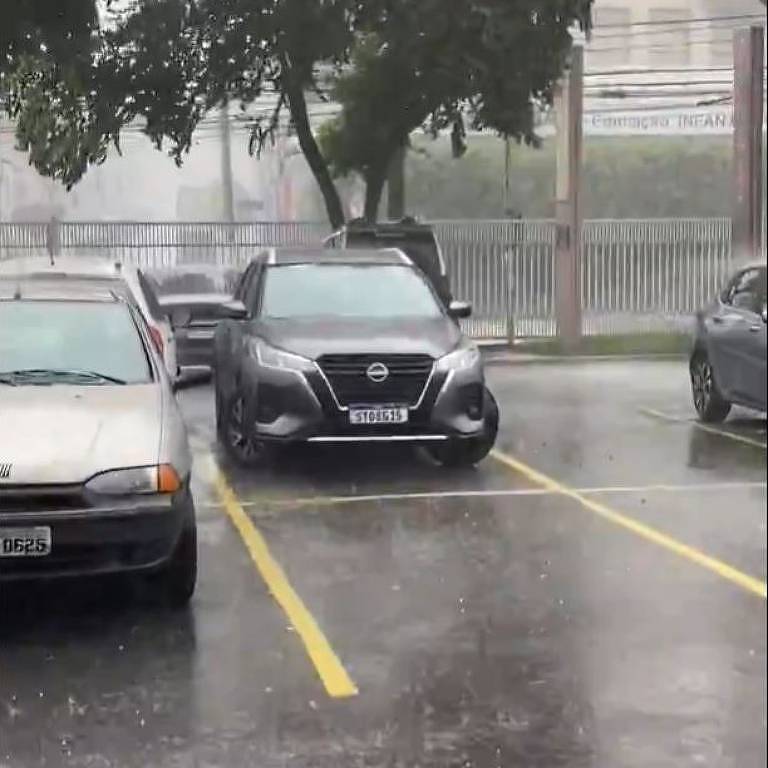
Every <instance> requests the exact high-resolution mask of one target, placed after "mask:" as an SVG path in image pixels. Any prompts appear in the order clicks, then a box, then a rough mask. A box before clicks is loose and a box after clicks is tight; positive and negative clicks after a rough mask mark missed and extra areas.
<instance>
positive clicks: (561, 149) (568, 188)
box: [555, 46, 584, 351]
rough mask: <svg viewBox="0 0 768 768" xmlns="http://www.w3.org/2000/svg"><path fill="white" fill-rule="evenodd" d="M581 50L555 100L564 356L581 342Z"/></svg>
mask: <svg viewBox="0 0 768 768" xmlns="http://www.w3.org/2000/svg"><path fill="white" fill-rule="evenodd" d="M583 103H584V49H583V48H582V47H581V46H574V47H573V49H572V51H571V62H570V69H569V70H568V71H567V72H566V73H565V75H564V76H563V79H562V80H561V82H560V84H559V86H558V89H557V92H556V94H555V111H556V119H557V181H556V193H555V218H556V219H557V245H556V254H555V308H556V317H557V335H558V338H559V339H560V342H561V343H562V345H563V347H564V348H565V349H566V351H572V350H574V349H575V348H576V347H577V346H578V345H579V342H580V341H581V332H582V329H581V222H582V214H581V199H580V198H581V169H582V162H583V148H582V114H583Z"/></svg>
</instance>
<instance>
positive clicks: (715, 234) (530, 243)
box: [0, 219, 732, 339]
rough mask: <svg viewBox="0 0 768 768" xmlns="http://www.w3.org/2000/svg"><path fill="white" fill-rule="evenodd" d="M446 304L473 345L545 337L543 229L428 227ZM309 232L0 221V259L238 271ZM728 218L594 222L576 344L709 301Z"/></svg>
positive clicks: (661, 320) (275, 227)
mask: <svg viewBox="0 0 768 768" xmlns="http://www.w3.org/2000/svg"><path fill="white" fill-rule="evenodd" d="M434 226H435V230H436V233H437V237H438V240H439V241H440V244H441V247H442V250H443V253H444V256H445V259H446V263H447V266H448V271H449V273H450V275H451V279H452V282H453V290H454V294H455V295H456V296H457V297H460V298H462V299H466V300H468V301H471V302H472V304H473V307H474V314H473V317H472V318H471V319H470V320H469V321H468V322H467V325H466V329H467V331H468V332H470V333H471V334H472V335H474V336H475V337H478V338H489V339H508V338H522V337H550V336H554V335H555V333H556V330H557V324H556V318H555V243H556V226H555V223H554V222H553V221H549V220H541V221H531V220H521V221H437V222H434ZM326 234H328V227H327V225H325V224H322V223H313V222H257V223H247V224H221V223H195V224H192V223H119V222H115V223H112V222H98V223H89V222H65V223H61V224H59V225H58V226H57V227H50V226H49V225H46V224H7V223H5V224H4V223H0V259H1V258H8V257H12V256H14V255H28V254H41V255H43V254H46V253H47V252H48V246H47V243H48V241H49V240H53V241H54V243H53V245H54V247H55V249H56V250H57V251H59V252H61V253H63V254H68V253H71V254H74V253H80V254H98V255H103V256H105V257H109V258H113V259H117V260H121V261H125V262H129V263H134V264H140V265H144V266H147V267H168V266H173V265H176V264H183V263H199V262H206V263H214V264H235V265H242V264H244V263H246V262H247V261H248V259H249V258H250V257H251V256H252V254H253V252H254V251H255V250H256V249H257V248H259V247H262V246H266V245H277V246H280V245H283V246H286V245H312V244H318V243H320V242H321V240H322V238H323V237H324V236H325V235H326ZM731 261H732V259H731V224H730V220H728V219H668V220H667V219H665V220H598V221H587V222H585V223H584V228H583V234H582V282H581V292H582V310H583V330H584V333H585V334H612V335H613V334H621V333H629V332H637V331H648V330H657V331H671V330H675V329H676V328H679V327H680V326H681V325H682V324H684V323H686V322H687V321H688V319H689V318H690V315H691V314H692V313H693V312H694V311H695V310H696V309H697V308H698V307H700V306H701V305H703V304H705V303H706V302H707V301H709V300H710V299H711V298H712V297H713V296H714V295H715V293H716V291H717V289H718V288H719V287H720V286H721V285H722V283H723V281H724V279H725V276H726V274H727V273H728V272H729V271H730V269H731V266H732V265H731Z"/></svg>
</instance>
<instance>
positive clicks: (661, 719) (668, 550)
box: [0, 361, 766, 768]
mask: <svg viewBox="0 0 768 768" xmlns="http://www.w3.org/2000/svg"><path fill="white" fill-rule="evenodd" d="M489 382H490V386H491V388H492V390H493V391H494V393H495V395H496V397H497V399H498V401H499V404H500V408H501V428H500V434H499V441H498V444H497V450H496V452H495V453H494V456H493V457H492V458H489V459H487V460H486V461H485V462H484V463H483V464H482V465H480V466H479V467H478V468H477V469H475V470H462V471H448V470H445V469H441V468H438V467H436V466H434V465H433V464H432V463H431V462H429V461H428V460H427V459H426V458H425V457H423V456H421V455H420V454H419V453H418V452H415V451H410V450H407V451H406V450H404V449H403V448H402V447H399V448H397V449H396V450H395V449H392V448H382V447H378V448H366V449H365V450H361V449H349V448H347V449H343V450H337V449H334V450H329V449H324V450H311V451H310V450H306V451H299V452H294V453H292V454H290V455H288V456H286V457H284V458H282V459H281V461H280V463H279V465H278V466H277V467H274V468H271V469H263V470H259V471H245V470H243V469H240V468H237V467H235V466H232V465H231V464H230V463H229V462H228V461H227V460H226V458H225V457H224V456H221V455H220V454H219V452H218V451H217V448H216V445H215V427H214V423H213V411H212V395H211V389H210V387H209V386H208V385H200V386H193V387H190V388H189V389H187V390H185V391H183V392H182V393H181V394H180V395H179V397H180V402H181V405H182V409H183V411H184V414H185V417H186V419H187V422H188V425H189V428H190V435H191V440H192V446H193V451H194V455H195V497H196V503H197V510H198V518H199V531H200V561H201V563H200V569H201V570H200V582H199V587H198V592H197V594H196V597H195V599H194V601H193V603H192V605H191V607H190V609H189V610H188V611H185V612H181V613H168V612H166V611H163V610H162V609H160V608H159V607H153V606H152V604H151V600H147V599H145V598H146V596H145V595H142V594H137V593H136V590H134V589H132V588H131V585H126V584H117V583H116V584H113V583H111V582H106V581H105V582H100V583H97V584H80V583H78V584H74V583H73V584H69V585H61V584H59V585H56V586H50V587H39V586H37V587H34V588H30V587H25V588H23V589H22V588H18V587H15V588H13V589H10V588H4V589H3V593H2V594H1V595H0V766H2V768H11V767H12V768H17V767H18V768H36V767H37V766H78V767H81V766H82V767H83V768H85V767H86V766H87V767H88V768H106V767H108V766H119V767H120V768H123V767H125V768H134V767H135V768H139V767H141V768H144V767H146V766H158V767H160V766H162V767H163V768H166V767H169V768H170V767H173V768H176V767H179V768H181V767H184V768H186V767H187V766H190V768H191V767H193V766H194V767H195V768H198V767H200V768H202V767H203V766H206V767H207V766H243V767H246V766H248V767H250V766H253V767H254V768H353V767H355V768H356V767H358V766H366V767H371V768H373V767H376V768H378V767H381V768H417V767H418V768H460V767H461V768H517V766H523V767H525V768H539V767H540V768H557V767H558V766H568V767H569V768H570V767H571V766H574V767H578V766H595V767H600V768H602V767H605V768H641V767H642V768H651V767H652V768H666V767H667V766H669V767H670V768H672V767H673V766H674V767H675V768H677V767H678V766H718V767H720V766H724V767H733V768H751V766H760V765H765V761H766V697H765V689H766V600H765V581H766V482H765V481H766V449H765V442H766V429H765V420H764V419H758V418H756V417H754V416H753V415H750V414H748V413H746V412H737V413H734V415H733V416H732V418H731V419H730V420H729V422H728V423H727V424H725V425H724V426H723V427H722V428H703V427H702V426H700V425H698V424H697V423H695V422H694V421H693V420H692V407H691V405H690V397H689V392H688V384H687V378H686V369H685V365H684V364H683V363H681V362H678V361H664V362H640V361H634V362H614V363H606V362H601V363H589V364H563V365H555V364H547V365H524V366H523V365H506V366H494V367H493V368H491V369H490V370H489Z"/></svg>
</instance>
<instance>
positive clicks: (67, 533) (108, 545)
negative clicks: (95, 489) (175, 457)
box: [0, 487, 194, 582]
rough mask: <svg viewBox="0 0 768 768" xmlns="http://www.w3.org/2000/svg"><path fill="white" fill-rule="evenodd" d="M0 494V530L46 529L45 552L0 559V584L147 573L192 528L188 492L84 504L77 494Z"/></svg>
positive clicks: (69, 491)
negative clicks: (48, 534) (48, 531)
mask: <svg viewBox="0 0 768 768" xmlns="http://www.w3.org/2000/svg"><path fill="white" fill-rule="evenodd" d="M43 490H44V491H45V493H36V492H34V491H32V490H31V489H30V488H29V487H27V488H25V489H23V490H20V489H15V490H11V491H7V490H6V491H5V492H0V528H11V529H12V528H33V527H37V526H47V527H50V529H51V553H50V554H49V555H46V556H43V557H7V558H0V582H3V581H17V580H25V579H40V578H58V577H70V576H71V577H79V576H94V575H99V574H110V573H126V572H128V573H129V572H137V571H151V570H155V569H158V568H161V567H162V566H163V565H164V564H165V563H167V562H168V560H169V559H170V558H171V556H172V555H173V552H174V550H175V548H176V544H177V542H178V540H179V537H180V535H181V532H182V531H183V530H184V529H185V528H186V527H188V526H192V525H194V505H193V502H192V497H191V495H190V493H189V490H188V488H185V489H183V490H181V491H179V493H177V494H175V495H174V496H173V497H165V496H160V495H157V496H146V497H138V496H137V497H133V498H131V499H127V500H120V501H115V502H112V501H110V502H109V503H108V504H105V503H101V504H95V505H89V504H87V503H83V501H84V500H85V497H84V496H83V495H82V493H81V491H80V490H79V489H73V488H66V489H61V488H56V489H37V491H43Z"/></svg>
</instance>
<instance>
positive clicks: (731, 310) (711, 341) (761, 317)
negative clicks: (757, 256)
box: [690, 263, 768, 422]
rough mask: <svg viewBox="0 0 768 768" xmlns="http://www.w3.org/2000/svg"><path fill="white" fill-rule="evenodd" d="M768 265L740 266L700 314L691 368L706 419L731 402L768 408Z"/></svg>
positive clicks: (720, 416) (714, 418) (717, 417)
mask: <svg viewBox="0 0 768 768" xmlns="http://www.w3.org/2000/svg"><path fill="white" fill-rule="evenodd" d="M767 321H768V315H767V314H766V265H765V264H764V263H760V264H749V265H747V266H744V267H742V268H740V269H739V270H738V271H737V272H736V274H735V275H734V276H733V277H732V278H731V280H730V281H729V283H728V285H727V286H726V288H725V290H724V291H723V292H722V293H721V294H720V296H719V297H718V298H717V299H716V300H715V302H714V303H713V304H712V306H710V307H708V308H707V309H705V310H703V311H701V312H699V314H698V316H697V323H696V338H695V342H694V346H693V353H692V354H691V361H690V372H691V387H692V391H693V404H694V406H695V408H696V411H697V412H698V414H699V417H700V418H701V419H702V420H703V421H708V422H719V421H723V420H724V419H725V418H726V416H728V413H729V412H730V410H731V406H732V405H743V406H746V407H747V408H753V409H755V410H758V411H765V410H766V322H767Z"/></svg>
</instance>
